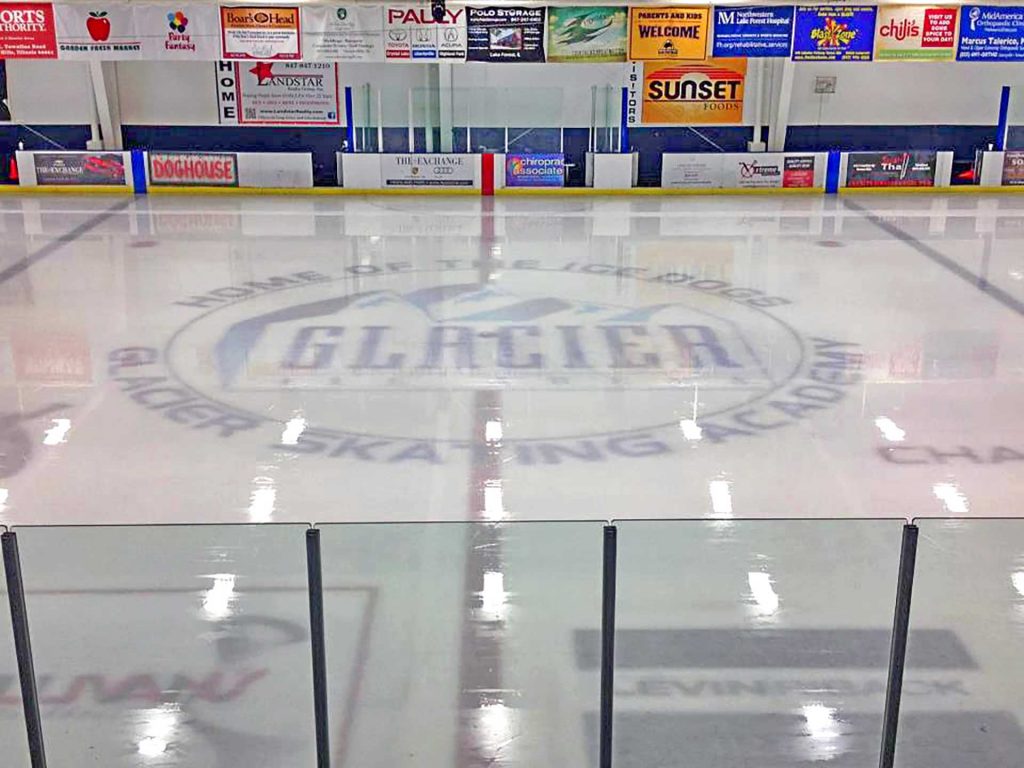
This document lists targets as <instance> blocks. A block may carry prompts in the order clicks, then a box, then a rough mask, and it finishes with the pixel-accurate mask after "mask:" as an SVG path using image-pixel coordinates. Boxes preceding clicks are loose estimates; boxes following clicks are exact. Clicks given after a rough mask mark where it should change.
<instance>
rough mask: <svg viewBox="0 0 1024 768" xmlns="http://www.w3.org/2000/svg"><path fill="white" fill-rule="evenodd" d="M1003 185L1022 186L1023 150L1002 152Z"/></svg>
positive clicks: (1023, 180)
mask: <svg viewBox="0 0 1024 768" xmlns="http://www.w3.org/2000/svg"><path fill="white" fill-rule="evenodd" d="M1002 184H1003V186H1004V187H1024V152H1020V151H1018V152H1005V153H1003V178H1002Z"/></svg>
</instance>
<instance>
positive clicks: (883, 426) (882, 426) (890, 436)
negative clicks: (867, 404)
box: [875, 416, 907, 443]
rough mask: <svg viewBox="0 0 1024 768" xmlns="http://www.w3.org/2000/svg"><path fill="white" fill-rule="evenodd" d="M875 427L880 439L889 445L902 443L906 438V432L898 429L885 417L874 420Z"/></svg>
mask: <svg viewBox="0 0 1024 768" xmlns="http://www.w3.org/2000/svg"><path fill="white" fill-rule="evenodd" d="M875 426H876V427H878V431H879V432H881V433H882V437H884V438H885V439H886V440H888V441H889V442H890V443H902V442H903V441H904V440H905V439H906V437H907V433H906V430H903V429H900V427H899V425H898V424H896V422H895V421H893V420H892V419H890V418H887V417H885V416H879V417H878V418H877V419H875Z"/></svg>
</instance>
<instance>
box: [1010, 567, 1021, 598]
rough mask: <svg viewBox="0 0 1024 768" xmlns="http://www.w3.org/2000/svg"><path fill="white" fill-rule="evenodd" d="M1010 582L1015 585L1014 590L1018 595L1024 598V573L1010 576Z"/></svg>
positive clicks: (1016, 572)
mask: <svg viewBox="0 0 1024 768" xmlns="http://www.w3.org/2000/svg"><path fill="white" fill-rule="evenodd" d="M1010 581H1011V582H1012V583H1013V588H1014V589H1016V590H1017V594H1018V595H1020V596H1021V597H1024V571H1015V572H1014V573H1012V574H1010Z"/></svg>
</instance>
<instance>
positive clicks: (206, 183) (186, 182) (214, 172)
mask: <svg viewBox="0 0 1024 768" xmlns="http://www.w3.org/2000/svg"><path fill="white" fill-rule="evenodd" d="M149 183H150V184H151V185H153V186H158V187H159V186H201V187H237V186H238V155H236V154H234V153H213V152H150V153H149Z"/></svg>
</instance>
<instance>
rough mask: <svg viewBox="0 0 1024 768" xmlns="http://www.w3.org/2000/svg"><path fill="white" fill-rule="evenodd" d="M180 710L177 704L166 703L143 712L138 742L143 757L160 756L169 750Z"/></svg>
mask: <svg viewBox="0 0 1024 768" xmlns="http://www.w3.org/2000/svg"><path fill="white" fill-rule="evenodd" d="M179 714H180V710H179V709H178V707H177V705H171V704H168V705H165V706H163V707H161V708H159V709H153V710H147V711H145V712H143V722H142V729H141V730H142V734H141V738H140V739H139V742H138V750H139V754H140V755H142V756H143V757H149V758H153V757H159V756H160V755H162V754H164V753H165V752H166V751H167V748H168V747H169V746H170V745H171V742H172V740H173V738H174V731H175V729H176V728H177V727H178V716H179Z"/></svg>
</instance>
